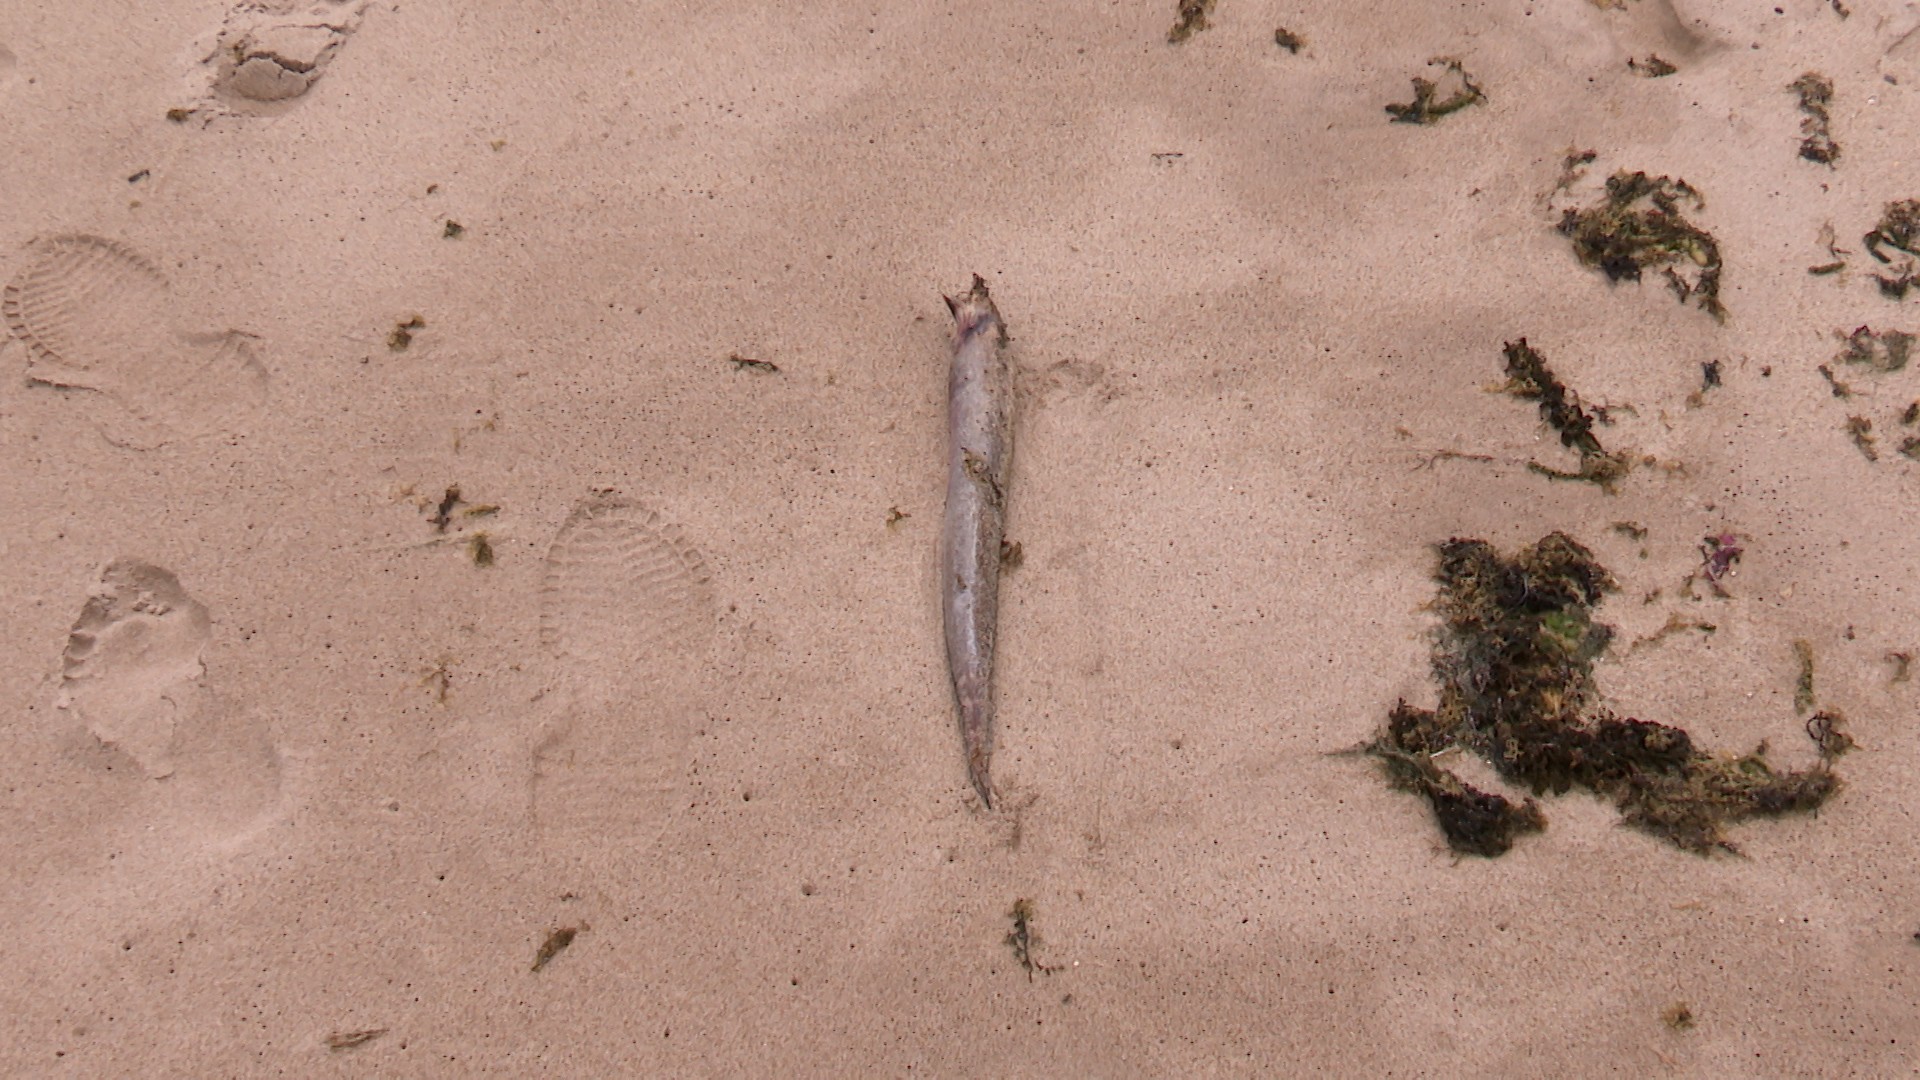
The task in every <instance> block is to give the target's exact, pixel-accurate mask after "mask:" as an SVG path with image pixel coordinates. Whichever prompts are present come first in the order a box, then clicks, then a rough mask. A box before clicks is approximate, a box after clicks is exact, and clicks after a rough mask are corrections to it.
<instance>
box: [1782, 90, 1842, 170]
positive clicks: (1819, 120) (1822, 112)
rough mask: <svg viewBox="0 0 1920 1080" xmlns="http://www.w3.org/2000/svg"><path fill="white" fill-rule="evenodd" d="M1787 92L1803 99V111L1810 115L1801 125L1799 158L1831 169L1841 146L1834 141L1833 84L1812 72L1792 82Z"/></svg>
mask: <svg viewBox="0 0 1920 1080" xmlns="http://www.w3.org/2000/svg"><path fill="white" fill-rule="evenodd" d="M1787 89H1789V90H1791V91H1793V92H1794V93H1796V94H1798V95H1799V96H1800V111H1801V112H1803V113H1806V114H1807V117H1806V119H1804V120H1802V121H1800V133H1801V134H1802V135H1804V136H1805V138H1803V139H1801V140H1800V156H1801V157H1803V158H1806V159H1807V160H1808V161H1812V162H1817V163H1819V164H1821V165H1827V166H1831V165H1832V164H1833V162H1834V159H1835V158H1837V157H1839V156H1840V146H1839V144H1837V143H1835V142H1834V141H1833V132H1832V124H1833V117H1832V115H1831V114H1830V113H1829V112H1828V109H1827V106H1829V105H1831V104H1833V80H1832V79H1829V78H1827V77H1826V76H1825V75H1822V74H1820V73H1819V72H1817V71H1809V72H1807V73H1806V74H1805V75H1802V76H1800V77H1799V78H1797V79H1795V80H1793V82H1791V83H1789V84H1788V85H1787Z"/></svg>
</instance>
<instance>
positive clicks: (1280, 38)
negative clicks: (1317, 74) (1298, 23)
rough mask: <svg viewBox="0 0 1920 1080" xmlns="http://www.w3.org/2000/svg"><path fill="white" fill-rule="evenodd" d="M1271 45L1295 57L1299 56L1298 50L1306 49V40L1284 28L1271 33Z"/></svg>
mask: <svg viewBox="0 0 1920 1080" xmlns="http://www.w3.org/2000/svg"><path fill="white" fill-rule="evenodd" d="M1273 43H1274V44H1275V45H1278V46H1280V47H1281V48H1283V49H1285V50H1287V51H1288V52H1290V53H1292V54H1293V55H1295V56H1299V55H1300V50H1301V49H1304V48H1306V47H1307V39H1306V38H1303V37H1301V36H1300V35H1299V34H1296V33H1294V32H1293V31H1291V30H1289V29H1287V28H1286V27H1284V26H1283V27H1281V28H1279V29H1278V30H1275V31H1274V32H1273Z"/></svg>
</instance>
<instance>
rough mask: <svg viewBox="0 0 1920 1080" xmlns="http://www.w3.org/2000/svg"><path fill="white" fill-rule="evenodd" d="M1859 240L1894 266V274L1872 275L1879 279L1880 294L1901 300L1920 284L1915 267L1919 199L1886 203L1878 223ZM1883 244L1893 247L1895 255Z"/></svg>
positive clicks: (1918, 252)
mask: <svg viewBox="0 0 1920 1080" xmlns="http://www.w3.org/2000/svg"><path fill="white" fill-rule="evenodd" d="M1862 242H1864V243H1865V244H1866V245H1867V254H1869V255H1872V256H1873V257H1874V258H1875V259H1876V260H1878V261H1879V262H1880V263H1882V264H1885V265H1888V266H1892V267H1894V268H1895V271H1896V273H1895V276H1893V277H1888V276H1887V275H1885V274H1875V275H1874V280H1875V281H1878V282H1879V283H1880V293H1881V295H1883V296H1886V297H1889V298H1891V299H1894V300H1904V299H1906V296H1907V292H1908V291H1909V290H1911V289H1912V288H1914V287H1915V286H1916V285H1920V273H1917V272H1916V271H1915V269H1914V266H1915V261H1916V257H1920V199H1905V200H1902V201H1900V202H1891V203H1888V204H1887V206H1886V209H1885V210H1883V211H1881V214H1880V224H1878V225H1876V226H1874V229H1873V231H1872V232H1870V233H1868V234H1867V235H1866V236H1865V237H1863V238H1862ZM1882 248H1892V249H1893V250H1894V251H1895V252H1896V253H1898V258H1896V257H1895V256H1892V255H1888V254H1887V253H1886V252H1885V251H1882V250H1881V249H1882Z"/></svg>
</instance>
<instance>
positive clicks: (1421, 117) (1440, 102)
mask: <svg viewBox="0 0 1920 1080" xmlns="http://www.w3.org/2000/svg"><path fill="white" fill-rule="evenodd" d="M1427 64H1428V66H1435V65H1438V66H1441V67H1444V68H1445V69H1446V70H1445V71H1444V72H1443V73H1442V74H1441V76H1440V78H1439V79H1423V78H1421V77H1420V76H1418V75H1416V76H1414V77H1413V100H1412V101H1410V102H1408V103H1406V104H1405V105H1388V106H1387V107H1386V108H1387V116H1388V117H1389V119H1390V122H1392V123H1395V124H1431V123H1433V122H1434V121H1436V120H1438V119H1440V118H1441V117H1443V116H1445V115H1447V114H1448V113H1455V112H1459V111H1460V110H1461V109H1464V108H1466V107H1467V106H1469V105H1474V104H1478V103H1479V102H1482V101H1485V100H1486V99H1487V95H1486V94H1485V93H1484V92H1482V91H1481V89H1480V87H1479V86H1478V85H1476V84H1475V83H1474V81H1473V77H1472V76H1470V75H1468V74H1467V71H1466V69H1465V68H1463V67H1461V66H1460V61H1458V60H1455V59H1453V58H1452V57H1447V56H1436V57H1434V58H1433V59H1431V60H1429V61H1427ZM1443 83H1444V84H1446V89H1445V96H1444V97H1443V96H1441V93H1442V90H1441V84H1443Z"/></svg>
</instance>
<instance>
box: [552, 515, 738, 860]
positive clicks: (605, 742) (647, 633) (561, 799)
mask: <svg viewBox="0 0 1920 1080" xmlns="http://www.w3.org/2000/svg"><path fill="white" fill-rule="evenodd" d="M714 628H715V613H714V608H713V592H712V586H711V583H710V581H709V579H708V575H707V570H706V564H705V562H704V561H703V560H702V559H701V557H700V554H699V552H698V551H696V550H695V549H694V547H693V546H692V545H691V544H689V543H688V542H687V541H686V540H685V539H684V538H682V537H681V535H680V534H679V532H678V530H677V529H675V528H674V527H673V526H672V525H670V524H668V523H667V522H666V521H665V520H663V519H662V518H661V516H660V515H659V514H657V513H655V512H654V511H652V510H650V509H648V508H647V507H645V506H643V505H641V504H639V503H636V502H633V501H631V500H628V499H625V498H622V497H621V496H619V495H616V494H613V493H610V492H600V493H596V494H594V495H591V496H589V497H587V498H586V499H584V500H582V501H581V502H580V503H579V504H578V505H576V506H575V507H574V509H573V512H572V514H571V515H569V516H568V518H567V521H566V523H565V524H564V525H562V526H561V527H560V531H559V533H558V534H557V535H556V536H555V537H554V539H553V544H552V546H551V547H550V548H549V549H548V551H547V560H546V581H545V585H544V588H543V590H542V594H541V620H540V637H541V643H542V644H543V646H544V647H545V648H546V650H547V652H548V653H549V655H550V656H551V657H552V658H553V661H554V663H555V666H556V667H557V668H558V671H559V676H560V683H561V684H560V686H559V687H558V688H557V690H556V692H555V693H554V695H553V698H554V700H555V701H556V702H557V705H556V707H555V709H554V710H553V712H552V714H551V715H550V718H549V719H548V720H547V721H546V722H545V723H544V724H543V725H542V730H541V732H540V735H539V737H538V738H537V740H536V743H535V746H534V751H533V775H532V796H533V814H534V824H535V827H536V828H537V829H538V830H539V832H540V836H541V840H542V842H543V843H544V844H546V845H547V846H549V847H553V848H558V849H560V850H562V851H564V852H566V853H569V854H584V853H587V852H590V851H595V850H602V849H605V848H606V846H607V845H608V844H609V843H618V844H622V845H625V846H628V847H631V845H632V844H633V842H635V841H644V840H650V839H652V838H653V837H654V836H657V835H658V833H659V830H660V829H661V828H662V827H663V826H664V825H665V823H666V818H667V816H668V814H669V812H670V810H671V803H672V800H673V797H674V794H675V792H676V791H677V790H678V789H679V787H680V784H681V782H682V781H683V780H684V778H685V773H686V770H687V766H688V757H689V752H690V744H691V740H692V735H693V730H694V727H695V725H696V724H697V723H698V721H699V719H700V716H701V710H702V709H703V708H704V697H705V693H706V689H707V686H706V682H707V678H708V671H707V657H708V652H709V650H710V648H711V646H712V641H713V635H714Z"/></svg>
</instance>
